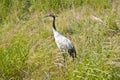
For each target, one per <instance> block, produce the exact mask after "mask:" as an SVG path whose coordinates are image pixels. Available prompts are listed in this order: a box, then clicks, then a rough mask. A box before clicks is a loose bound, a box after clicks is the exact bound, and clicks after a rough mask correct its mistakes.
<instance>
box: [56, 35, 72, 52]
mask: <svg viewBox="0 0 120 80" xmlns="http://www.w3.org/2000/svg"><path fill="white" fill-rule="evenodd" d="M55 41H56V44H57V46H58V48H59V49H60V50H61V51H63V50H64V51H65V50H68V49H72V48H73V47H74V46H73V44H72V43H71V41H70V40H69V39H68V38H66V37H65V36H63V35H59V36H57V37H55Z"/></svg>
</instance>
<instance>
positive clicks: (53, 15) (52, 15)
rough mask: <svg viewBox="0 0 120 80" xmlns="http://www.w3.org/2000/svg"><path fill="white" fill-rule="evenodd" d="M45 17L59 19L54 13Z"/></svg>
mask: <svg viewBox="0 0 120 80" xmlns="http://www.w3.org/2000/svg"><path fill="white" fill-rule="evenodd" d="M45 17H57V16H56V15H55V14H54V13H50V14H48V15H46V16H45Z"/></svg>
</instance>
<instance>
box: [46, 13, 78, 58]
mask: <svg viewBox="0 0 120 80" xmlns="http://www.w3.org/2000/svg"><path fill="white" fill-rule="evenodd" d="M49 16H50V17H53V34H54V38H55V42H56V44H57V47H58V48H59V49H60V51H62V52H67V53H69V55H70V56H71V57H72V58H73V60H74V58H76V50H75V48H74V45H73V44H72V43H71V41H70V40H69V39H68V38H66V37H65V36H63V35H62V34H60V33H59V32H58V31H57V30H56V27H55V17H56V16H55V14H49V15H47V16H46V17H49Z"/></svg>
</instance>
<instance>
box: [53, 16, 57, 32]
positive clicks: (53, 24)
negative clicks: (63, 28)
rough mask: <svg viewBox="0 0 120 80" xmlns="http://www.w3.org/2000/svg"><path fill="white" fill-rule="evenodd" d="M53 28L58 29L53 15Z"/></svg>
mask: <svg viewBox="0 0 120 80" xmlns="http://www.w3.org/2000/svg"><path fill="white" fill-rule="evenodd" d="M53 28H54V29H55V30H56V27H55V17H53Z"/></svg>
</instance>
